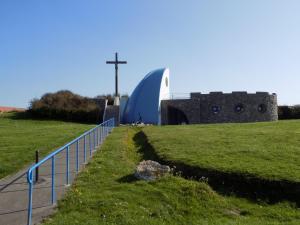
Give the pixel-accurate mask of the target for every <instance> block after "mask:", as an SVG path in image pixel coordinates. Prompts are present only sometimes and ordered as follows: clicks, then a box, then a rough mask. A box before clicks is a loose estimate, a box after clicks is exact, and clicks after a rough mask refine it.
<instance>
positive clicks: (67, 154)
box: [66, 146, 70, 185]
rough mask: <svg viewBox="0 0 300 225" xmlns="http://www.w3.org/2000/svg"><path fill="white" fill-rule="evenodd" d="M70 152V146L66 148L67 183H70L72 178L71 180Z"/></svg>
mask: <svg viewBox="0 0 300 225" xmlns="http://www.w3.org/2000/svg"><path fill="white" fill-rule="evenodd" d="M69 152H70V146H68V147H67V150H66V170H67V171H66V183H67V185H69V184H70V180H69V177H70V176H69V171H70V158H69V155H70V154H69Z"/></svg>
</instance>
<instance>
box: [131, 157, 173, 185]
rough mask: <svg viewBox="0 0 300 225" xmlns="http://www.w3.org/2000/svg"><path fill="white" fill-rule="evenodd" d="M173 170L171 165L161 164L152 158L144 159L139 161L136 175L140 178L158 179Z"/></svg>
mask: <svg viewBox="0 0 300 225" xmlns="http://www.w3.org/2000/svg"><path fill="white" fill-rule="evenodd" d="M170 171H171V169H170V167H169V166H165V165H161V164H159V163H158V162H155V161H152V160H146V161H145V160H144V161H142V162H140V163H139V165H138V166H137V167H136V170H135V174H134V175H135V177H136V178H137V179H140V180H147V181H151V180H156V179H157V178H159V177H162V176H164V175H165V174H167V173H169V172H170Z"/></svg>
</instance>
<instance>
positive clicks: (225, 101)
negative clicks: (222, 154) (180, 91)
mask: <svg viewBox="0 0 300 225" xmlns="http://www.w3.org/2000/svg"><path fill="white" fill-rule="evenodd" d="M190 96H191V98H190V99H180V100H163V101H162V102H161V124H162V125H165V124H181V123H188V124H198V123H227V122H259V121H275V120H277V119H278V112H277V95H276V94H269V93H267V92H256V93H254V94H250V93H247V92H232V93H222V92H210V93H209V94H201V93H191V94H190Z"/></svg>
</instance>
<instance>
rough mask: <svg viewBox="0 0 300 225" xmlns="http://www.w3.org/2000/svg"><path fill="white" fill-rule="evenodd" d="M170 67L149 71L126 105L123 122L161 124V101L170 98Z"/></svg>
mask: <svg viewBox="0 0 300 225" xmlns="http://www.w3.org/2000/svg"><path fill="white" fill-rule="evenodd" d="M169 93H170V89H169V69H167V68H163V69H157V70H153V71H151V72H150V73H148V74H147V75H146V76H145V77H144V79H143V80H142V81H141V82H140V83H139V84H138V85H137V86H136V88H135V89H134V91H133V92H132V94H131V96H130V98H129V100H128V102H127V105H126V107H125V111H124V115H123V122H124V123H135V122H143V123H148V124H149V123H150V124H160V102H161V100H163V99H168V98H169Z"/></svg>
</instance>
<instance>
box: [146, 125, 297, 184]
mask: <svg viewBox="0 0 300 225" xmlns="http://www.w3.org/2000/svg"><path fill="white" fill-rule="evenodd" d="M144 133H145V135H146V136H147V138H148V141H149V143H150V144H151V145H152V146H153V148H154V149H155V152H156V153H157V154H158V156H159V157H160V158H161V159H165V160H167V161H173V162H180V163H184V164H186V165H190V166H195V167H200V168H202V169H207V170H212V171H221V172H226V173H229V174H242V175H243V176H247V177H255V178H258V179H264V180H275V181H290V182H297V183H299V182H300V120H290V121H278V122H268V123H246V124H216V125H192V126H162V127H157V126H150V127H146V128H145V129H144Z"/></svg>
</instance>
